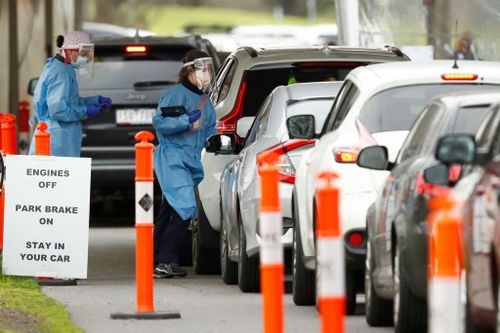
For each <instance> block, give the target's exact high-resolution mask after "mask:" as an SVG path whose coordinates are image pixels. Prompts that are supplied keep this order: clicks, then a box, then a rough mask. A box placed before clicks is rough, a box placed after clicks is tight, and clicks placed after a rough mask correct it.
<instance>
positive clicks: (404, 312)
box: [393, 246, 427, 333]
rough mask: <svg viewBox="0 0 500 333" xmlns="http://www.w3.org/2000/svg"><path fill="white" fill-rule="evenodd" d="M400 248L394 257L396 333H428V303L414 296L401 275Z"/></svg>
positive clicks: (394, 316)
mask: <svg viewBox="0 0 500 333" xmlns="http://www.w3.org/2000/svg"><path fill="white" fill-rule="evenodd" d="M400 259H401V257H400V250H399V246H396V254H395V256H394V270H395V272H394V308H393V318H394V319H393V320H394V329H395V332H396V333H422V332H427V302H426V301H425V300H421V299H420V298H418V297H416V296H415V295H413V293H412V292H411V290H410V287H409V286H408V283H407V282H406V278H405V277H404V275H403V274H401V260H400Z"/></svg>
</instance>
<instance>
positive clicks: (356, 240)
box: [345, 230, 366, 248]
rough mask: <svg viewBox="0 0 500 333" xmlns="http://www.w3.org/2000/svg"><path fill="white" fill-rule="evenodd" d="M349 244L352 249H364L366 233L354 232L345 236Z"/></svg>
mask: <svg viewBox="0 0 500 333" xmlns="http://www.w3.org/2000/svg"><path fill="white" fill-rule="evenodd" d="M345 240H346V242H347V244H348V245H349V246H351V247H358V248H359V247H364V246H365V243H366V239H365V232H364V231H362V230H353V231H350V232H348V233H347V234H346V235H345Z"/></svg>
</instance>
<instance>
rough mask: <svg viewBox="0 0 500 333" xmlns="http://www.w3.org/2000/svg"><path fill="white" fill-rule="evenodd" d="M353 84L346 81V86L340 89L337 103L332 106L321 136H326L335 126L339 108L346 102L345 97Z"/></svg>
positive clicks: (336, 99)
mask: <svg viewBox="0 0 500 333" xmlns="http://www.w3.org/2000/svg"><path fill="white" fill-rule="evenodd" d="M351 86H352V83H351V81H346V82H345V83H344V85H342V87H341V88H340V91H339V93H338V95H337V97H336V98H335V102H334V103H333V105H332V109H331V110H330V113H329V114H328V117H327V119H326V120H325V124H324V125H323V129H322V130H321V134H325V133H327V132H328V131H329V129H330V128H331V127H332V126H333V121H334V120H335V117H336V116H337V114H338V110H339V106H340V104H341V103H342V101H343V100H344V97H345V95H346V94H347V92H348V91H349V88H351Z"/></svg>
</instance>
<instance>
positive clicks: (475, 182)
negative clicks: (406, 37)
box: [80, 36, 500, 333]
mask: <svg viewBox="0 0 500 333" xmlns="http://www.w3.org/2000/svg"><path fill="white" fill-rule="evenodd" d="M195 47H198V48H201V49H203V50H204V51H206V52H207V53H209V54H210V55H211V56H212V57H214V58H216V61H215V62H214V63H215V65H216V67H217V68H218V72H217V75H216V89H214V90H213V91H212V93H211V95H210V97H211V100H212V102H213V104H214V106H215V110H216V113H217V114H216V116H217V120H218V122H217V130H218V134H217V135H215V136H213V137H211V138H210V139H209V146H208V147H207V149H206V150H205V151H204V152H203V156H202V163H203V168H204V172H205V178H204V180H203V181H202V183H201V184H200V185H199V186H198V188H197V190H196V198H197V206H198V218H197V219H196V220H194V221H192V225H191V236H190V237H191V238H190V241H191V242H192V263H193V267H194V271H195V272H196V273H198V274H221V277H222V280H223V281H224V282H225V283H226V284H238V286H239V288H240V289H241V291H243V292H258V291H259V290H260V279H259V276H260V274H259V250H260V248H259V246H260V236H259V233H258V230H259V199H260V197H261V193H260V179H259V176H258V172H257V156H258V155H259V154H260V153H263V152H267V151H269V150H273V151H275V152H276V153H277V154H278V155H279V162H278V165H277V166H278V168H279V181H280V183H279V190H280V200H281V207H282V215H283V235H282V242H283V245H284V247H285V262H286V263H288V265H289V266H290V267H288V268H289V270H290V271H291V275H292V279H293V299H294V302H295V304H297V305H314V304H315V303H316V282H317V276H316V272H315V268H316V264H317V261H316V249H315V247H316V245H315V242H316V238H315V230H314V228H315V225H316V221H315V218H316V203H315V192H316V186H317V181H316V176H317V175H318V173H319V172H320V171H323V170H332V171H334V172H336V173H337V174H339V175H340V181H339V185H340V191H341V192H340V194H341V195H340V205H339V209H340V217H341V228H342V232H343V235H344V249H345V254H346V255H345V258H346V264H345V277H346V310H347V314H352V313H354V310H355V308H356V299H357V297H356V296H357V295H358V294H360V293H364V294H365V299H366V302H365V313H366V319H367V323H368V324H369V325H371V326H387V325H392V324H394V327H395V331H396V332H398V333H401V332H405V333H408V332H410V333H411V332H426V330H427V324H426V323H427V280H426V274H427V262H426V258H427V237H426V235H427V227H426V217H427V213H428V209H427V202H428V201H429V199H430V198H431V197H432V196H434V195H439V194H441V193H448V192H451V191H452V192H453V193H455V195H456V197H458V198H459V199H460V200H461V201H463V202H464V203H463V205H462V207H461V210H460V212H461V215H462V217H463V221H464V222H463V232H462V234H463V239H462V241H463V244H462V248H463V249H464V257H465V260H464V262H465V270H464V272H465V274H464V276H465V278H464V280H465V281H466V286H465V287H466V288H465V289H466V293H465V294H466V297H465V301H464V304H463V306H464V313H466V315H465V316H464V321H465V323H466V327H467V329H466V332H468V333H471V332H495V329H496V326H497V322H498V321H499V319H497V318H498V317H497V313H499V306H498V304H499V303H498V302H499V297H500V296H499V295H500V291H499V290H500V288H499V281H500V280H499V276H500V261H499V260H498V258H500V226H497V224H498V223H499V221H500V219H499V218H498V211H499V206H498V203H499V200H500V197H499V192H498V187H499V182H500V171H499V170H500V168H499V158H500V157H499V154H500V142H499V140H498V139H499V131H500V111H499V110H500V104H498V103H500V93H499V91H500V90H499V88H500V66H499V65H500V64H499V63H493V62H482V61H481V62H474V61H463V60H460V61H458V62H453V61H432V62H412V61H411V60H410V59H409V58H408V56H406V55H405V54H404V53H403V52H401V51H400V50H399V49H397V48H394V47H384V48H380V49H367V48H348V47H331V46H319V47H308V48H275V49H254V48H252V47H242V48H239V49H237V50H236V51H234V52H233V53H231V54H230V55H229V56H227V58H226V59H225V60H224V62H223V63H220V61H219V59H218V58H217V52H216V50H215V49H214V48H213V46H212V45H211V43H210V42H209V41H207V40H205V39H203V38H199V37H192V36H191V37H189V36H186V37H168V38H166V37H135V38H121V39H119V40H118V39H106V40H103V41H101V42H96V65H95V75H96V78H97V80H94V82H98V84H99V86H86V83H85V82H81V83H80V89H81V91H82V93H83V94H92V93H93V90H95V89H97V90H99V91H100V92H102V93H106V95H109V96H111V97H112V98H113V101H114V103H113V107H112V109H111V110H109V111H108V113H107V114H105V115H102V116H101V117H98V118H95V119H88V120H86V121H85V123H84V134H83V135H84V139H83V144H82V145H83V147H82V156H88V157H92V191H93V193H92V204H93V205H94V206H95V205H98V204H99V203H101V202H100V201H99V200H100V199H99V198H102V197H103V195H112V196H113V197H117V196H118V194H119V192H120V191H122V192H123V193H121V194H125V195H130V196H133V183H132V180H133V170H134V162H133V149H132V146H133V142H134V141H133V135H134V134H135V133H136V132H137V131H138V130H144V129H151V117H152V115H153V113H154V111H155V107H156V104H157V102H158V99H159V96H160V94H161V93H162V92H163V91H164V90H165V89H166V88H168V87H169V86H171V85H173V84H175V83H176V81H177V78H176V74H177V72H178V71H179V69H180V68H181V66H182V59H181V58H182V55H183V54H184V53H185V52H186V51H188V50H190V49H192V48H195ZM156 197H157V198H158V199H159V198H160V196H159V195H158V196H156ZM93 209H95V207H93ZM181 260H182V259H181ZM183 262H184V263H185V262H186V261H183Z"/></svg>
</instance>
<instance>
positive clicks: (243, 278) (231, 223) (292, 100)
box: [216, 82, 341, 292]
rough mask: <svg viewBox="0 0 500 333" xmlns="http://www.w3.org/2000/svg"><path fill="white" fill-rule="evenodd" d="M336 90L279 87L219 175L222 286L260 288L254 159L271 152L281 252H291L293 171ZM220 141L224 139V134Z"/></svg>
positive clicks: (311, 85)
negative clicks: (275, 172)
mask: <svg viewBox="0 0 500 333" xmlns="http://www.w3.org/2000/svg"><path fill="white" fill-rule="evenodd" d="M340 85H341V82H329V83H326V82H323V83H303V84H295V85H291V86H280V87H278V88H276V89H275V90H274V91H273V92H271V94H270V95H269V96H268V97H267V99H266V100H265V101H264V103H263V104H262V107H261V109H260V110H259V112H258V114H257V117H256V118H255V120H254V122H253V124H252V127H251V129H250V130H249V132H248V135H247V136H246V142H245V146H244V147H243V149H242V150H241V152H240V153H239V154H238V155H237V157H236V158H235V159H234V160H233V161H232V162H230V163H229V164H228V165H227V166H226V167H225V169H224V171H223V172H222V176H221V190H220V196H221V200H220V202H221V216H222V226H221V233H220V235H221V272H222V278H223V280H224V282H226V283H228V284H232V283H236V282H238V285H239V287H240V289H241V290H242V291H244V292H256V291H259V289H260V288H259V269H258V260H259V258H258V255H259V245H260V237H259V234H258V230H259V228H258V223H259V200H260V196H261V195H260V179H259V176H258V167H257V162H256V157H257V155H258V154H259V153H261V152H263V151H266V150H274V151H275V152H277V153H278V154H279V156H280V157H279V162H278V167H279V171H280V174H279V179H280V184H279V193H280V200H281V207H282V214H283V237H282V241H283V243H284V246H285V248H286V247H288V248H291V246H292V241H293V239H292V237H293V230H292V229H293V221H292V209H291V198H292V189H293V184H294V182H295V166H296V165H298V164H299V162H300V159H301V156H302V154H303V153H304V152H305V151H307V149H309V148H310V147H312V145H313V144H314V143H315V142H316V140H315V138H316V136H317V133H319V132H320V131H321V128H322V126H323V123H324V121H325V119H326V116H327V114H328V112H329V110H330V109H331V106H332V104H333V100H334V98H335V96H336V94H337V92H338V90H339V88H340ZM242 120H243V119H242ZM219 136H225V137H227V136H228V134H220V135H219ZM220 141H223V140H219V142H220ZM232 141H233V142H236V141H235V140H232ZM226 146H227V144H226ZM236 146H237V145H236ZM225 149H226V150H227V147H225ZM216 151H217V149H216Z"/></svg>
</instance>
